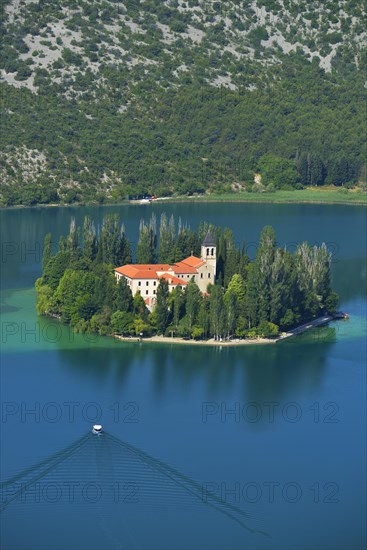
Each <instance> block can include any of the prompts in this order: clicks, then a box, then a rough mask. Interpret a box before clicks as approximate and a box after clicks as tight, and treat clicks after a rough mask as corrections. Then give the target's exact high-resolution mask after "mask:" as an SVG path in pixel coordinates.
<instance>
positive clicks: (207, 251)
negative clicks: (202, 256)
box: [206, 248, 209, 256]
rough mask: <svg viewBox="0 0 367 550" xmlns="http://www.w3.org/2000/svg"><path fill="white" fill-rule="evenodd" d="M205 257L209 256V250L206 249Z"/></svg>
mask: <svg viewBox="0 0 367 550" xmlns="http://www.w3.org/2000/svg"><path fill="white" fill-rule="evenodd" d="M206 255H207V256H209V248H207V249H206Z"/></svg>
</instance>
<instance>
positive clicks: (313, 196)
mask: <svg viewBox="0 0 367 550" xmlns="http://www.w3.org/2000/svg"><path fill="white" fill-rule="evenodd" d="M158 201H162V202H163V201H169V202H201V201H203V202H266V203H291V202H294V203H315V204H359V205H367V192H366V191H362V190H361V189H341V188H335V187H322V188H321V187H311V188H307V189H301V190H299V191H284V190H279V191H276V192H274V193H247V192H241V193H223V194H215V193H211V194H210V195H200V196H194V197H172V198H171V197H170V198H165V199H158Z"/></svg>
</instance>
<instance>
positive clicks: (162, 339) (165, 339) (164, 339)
mask: <svg viewBox="0 0 367 550" xmlns="http://www.w3.org/2000/svg"><path fill="white" fill-rule="evenodd" d="M114 338H117V340H122V341H123V342H144V343H158V344H185V345H186V344H188V345H189V346H219V347H222V346H245V345H251V344H276V343H277V341H278V340H280V338H273V339H270V338H254V339H248V340H239V339H238V340H230V341H226V340H222V341H220V340H214V338H210V339H209V340H186V339H184V338H172V337H170V336H150V337H147V338H142V339H141V340H140V338H139V337H137V336H118V335H117V334H116V335H115V336H114Z"/></svg>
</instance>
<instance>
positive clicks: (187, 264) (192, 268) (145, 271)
mask: <svg viewBox="0 0 367 550" xmlns="http://www.w3.org/2000/svg"><path fill="white" fill-rule="evenodd" d="M204 264H205V262H204V261H203V260H201V259H200V258H196V257H195V256H189V257H188V258H186V259H185V260H182V261H181V262H177V263H176V264H173V265H169V264H128V265H123V266H121V267H116V269H115V271H116V272H117V273H120V274H121V275H125V277H128V278H129V279H158V278H159V276H160V275H158V273H161V274H162V273H165V272H166V273H167V272H169V274H168V275H167V276H170V277H171V278H172V280H173V278H176V277H175V275H176V274H180V275H181V274H182V275H196V273H197V268H199V267H201V266H202V265H204ZM165 278H166V277H165ZM179 281H180V282H179V283H178V282H176V283H174V284H186V283H184V282H183V281H182V280H181V279H179Z"/></svg>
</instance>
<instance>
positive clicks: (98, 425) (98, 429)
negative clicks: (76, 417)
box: [92, 424, 102, 435]
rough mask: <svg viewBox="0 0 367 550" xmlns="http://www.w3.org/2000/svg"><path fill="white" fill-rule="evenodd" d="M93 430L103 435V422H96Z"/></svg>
mask: <svg viewBox="0 0 367 550" xmlns="http://www.w3.org/2000/svg"><path fill="white" fill-rule="evenodd" d="M92 432H93V433H94V434H96V435H101V433H102V426H101V424H94V426H93V428H92Z"/></svg>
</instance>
